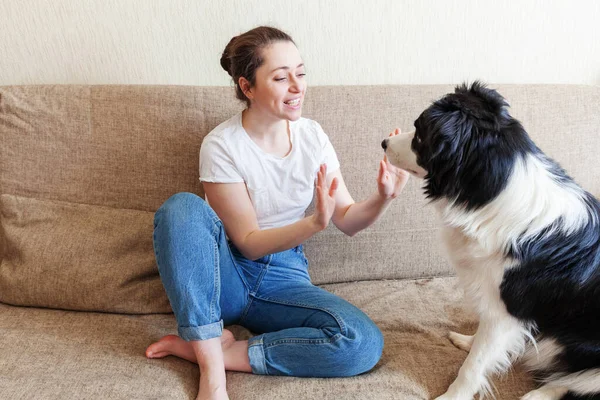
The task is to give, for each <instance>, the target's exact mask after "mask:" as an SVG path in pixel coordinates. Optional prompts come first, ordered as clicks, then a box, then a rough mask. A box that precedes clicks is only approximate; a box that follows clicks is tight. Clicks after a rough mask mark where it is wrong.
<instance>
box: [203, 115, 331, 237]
mask: <svg viewBox="0 0 600 400" xmlns="http://www.w3.org/2000/svg"><path fill="white" fill-rule="evenodd" d="M289 127H290V140H291V143H292V149H291V150H290V152H289V153H288V154H287V155H286V156H285V157H279V156H276V155H273V154H269V153H266V152H265V151H263V150H262V149H261V148H260V147H259V146H258V145H257V144H256V143H255V142H254V141H253V140H252V139H251V138H250V136H248V133H247V132H246V130H245V129H244V128H243V126H242V113H241V112H240V113H238V114H236V115H234V116H233V117H232V118H230V119H228V120H227V121H225V122H223V123H222V124H220V125H219V126H217V127H216V128H215V129H213V130H212V131H211V132H210V133H209V134H208V135H207V136H206V137H205V138H204V141H203V142H202V146H201V148H200V181H205V182H216V183H232V182H245V183H246V187H247V189H248V194H249V195H250V200H251V201H252V204H253V206H254V210H255V211H256V217H257V220H258V225H259V227H260V229H268V228H275V227H280V226H284V225H288V224H291V223H294V222H296V221H298V220H300V219H302V218H304V213H305V211H306V208H307V207H308V206H309V204H310V202H311V201H312V199H313V190H314V185H315V179H316V176H317V172H318V170H319V166H320V165H321V164H327V173H330V172H333V171H335V170H337V169H338V168H339V167H340V163H339V161H338V158H337V155H336V154H335V150H334V149H333V146H332V145H331V142H330V141H329V138H328V137H327V135H326V134H325V132H323V128H321V125H319V124H318V123H317V122H315V121H313V120H310V119H307V118H300V119H299V120H297V121H292V122H290V123H289Z"/></svg>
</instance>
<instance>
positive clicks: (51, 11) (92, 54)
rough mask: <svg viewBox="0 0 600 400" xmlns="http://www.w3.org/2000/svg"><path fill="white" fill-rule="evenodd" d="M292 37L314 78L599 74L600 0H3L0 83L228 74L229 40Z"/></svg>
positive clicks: (192, 79) (184, 80) (579, 79)
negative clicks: (270, 29) (268, 30)
mask: <svg viewBox="0 0 600 400" xmlns="http://www.w3.org/2000/svg"><path fill="white" fill-rule="evenodd" d="M259 24H272V25H275V26H278V27H280V28H282V29H284V30H286V31H287V32H288V33H290V34H291V35H292V37H294V39H295V40H296V43H297V44H298V47H299V48H300V50H301V52H302V54H303V57H304V59H305V62H306V64H307V72H308V74H309V76H308V78H309V79H310V80H309V82H310V84H312V85H335V84H350V85H355V84H388V83H409V84H423V83H458V82H459V81H462V80H465V79H467V80H473V79H476V78H481V79H483V80H485V81H487V82H490V83H582V84H600V1H598V0H580V1H578V0H564V1H563V0H546V1H543V0H512V1H508V0H504V1H491V0H464V1H460V0H445V1H444V0H439V1H438V0H421V1H420V0H331V1H325V0H323V1H317V0H315V1H310V0H295V1H281V0H215V1H200V0H196V1H192V0H0V85H6V84H30V83H90V84H100V83H108V84H117V83H133V84H186V85H228V84H229V82H230V81H229V76H227V74H226V73H225V72H224V71H223V70H222V69H221V67H220V66H219V58H220V54H221V52H222V50H223V48H224V47H225V45H226V44H227V42H228V40H229V39H230V38H231V37H232V36H233V35H236V34H238V33H240V32H242V31H245V30H247V29H250V28H252V27H254V26H256V25H259Z"/></svg>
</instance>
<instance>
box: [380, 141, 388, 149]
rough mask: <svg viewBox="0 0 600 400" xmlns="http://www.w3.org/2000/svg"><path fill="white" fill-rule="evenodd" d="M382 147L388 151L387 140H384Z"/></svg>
mask: <svg viewBox="0 0 600 400" xmlns="http://www.w3.org/2000/svg"><path fill="white" fill-rule="evenodd" d="M381 147H383V149H384V150H385V149H387V139H383V142H381Z"/></svg>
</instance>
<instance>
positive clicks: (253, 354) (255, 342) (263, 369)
mask: <svg viewBox="0 0 600 400" xmlns="http://www.w3.org/2000/svg"><path fill="white" fill-rule="evenodd" d="M248 358H249V359H250V368H252V373H253V374H256V375H269V372H268V371H267V364H266V359H265V350H264V346H263V335H259V336H254V337H253V338H251V339H250V340H249V341H248Z"/></svg>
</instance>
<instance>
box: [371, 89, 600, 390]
mask: <svg viewBox="0 0 600 400" xmlns="http://www.w3.org/2000/svg"><path fill="white" fill-rule="evenodd" d="M507 107H508V104H507V103H506V101H505V100H504V98H503V97H502V96H501V95H500V94H498V92H496V91H495V90H492V89H489V88H487V87H485V85H483V84H481V83H479V82H475V83H473V84H472V85H471V86H467V85H462V86H459V87H457V88H456V90H455V92H454V93H451V94H448V95H446V96H444V97H443V98H441V99H440V100H438V101H436V102H434V103H433V104H432V105H431V106H430V107H429V108H427V109H426V110H425V111H424V112H423V113H422V114H421V115H420V116H419V118H418V119H417V120H416V121H415V128H416V130H415V132H414V133H410V134H399V135H396V136H391V137H390V138H388V139H386V140H384V141H383V142H382V146H383V148H384V149H385V153H386V155H387V157H388V159H389V161H390V162H391V163H392V164H393V165H396V166H398V167H400V168H403V169H405V170H407V171H409V172H411V173H412V174H413V175H415V176H417V177H420V178H423V179H424V189H425V194H426V195H427V197H428V198H429V199H431V202H432V203H433V205H434V206H435V208H436V210H437V211H438V213H439V217H440V219H441V224H442V237H443V242H444V246H445V250H446V252H447V254H448V257H449V259H450V261H451V263H452V265H453V266H454V268H455V269H456V272H457V275H458V277H459V281H460V284H461V286H462V288H463V289H464V292H465V297H466V300H468V301H469V302H470V303H471V304H472V306H473V307H474V308H475V311H476V312H477V314H478V316H479V327H478V329H477V332H476V333H475V335H474V336H467V335H462V334H459V333H455V332H450V334H449V338H450V340H451V341H452V342H453V343H454V344H455V345H456V346H457V347H459V348H461V349H464V350H466V351H468V352H469V355H468V356H467V358H466V360H465V362H464V363H463V365H462V367H461V368H460V372H459V373H458V377H457V378H456V380H455V381H454V382H453V383H452V384H451V385H450V387H449V388H448V391H447V392H446V393H445V394H444V395H442V396H440V397H438V399H444V400H446V399H458V400H462V399H469V400H470V399H472V398H473V396H474V395H475V394H477V393H480V394H482V395H484V396H485V395H487V394H491V388H490V386H491V384H490V383H489V381H488V380H487V377H488V375H489V374H492V373H500V372H503V371H505V370H506V369H507V368H508V367H509V366H510V364H511V363H512V362H513V361H514V360H515V358H516V357H518V356H521V355H523V354H524V361H525V365H527V366H528V367H529V368H530V369H531V370H532V371H533V373H534V375H535V376H536V378H538V379H539V380H540V382H541V383H542V384H541V387H540V388H539V389H537V390H534V391H532V392H530V393H528V394H526V395H525V396H524V397H523V398H522V399H527V400H534V399H535V400H538V399H540V400H541V399H600V222H599V220H600V203H599V202H598V200H597V199H595V198H594V197H593V196H592V195H591V194H589V193H588V192H586V191H585V190H583V189H582V188H581V187H580V186H578V185H577V184H576V183H575V182H574V181H573V179H572V178H571V177H569V176H568V175H567V174H566V173H565V171H564V170H563V169H562V168H561V167H560V166H559V165H558V164H557V163H556V162H555V161H553V160H552V159H550V158H548V157H547V156H546V155H544V153H543V152H542V151H541V150H540V149H539V148H538V147H537V146H536V145H535V144H534V143H533V141H532V140H531V139H530V137H529V136H528V134H527V132H526V131H525V129H524V128H523V126H522V125H521V123H520V122H519V121H517V120H516V119H514V118H512V117H511V116H510V114H509V113H508V110H507Z"/></svg>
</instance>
